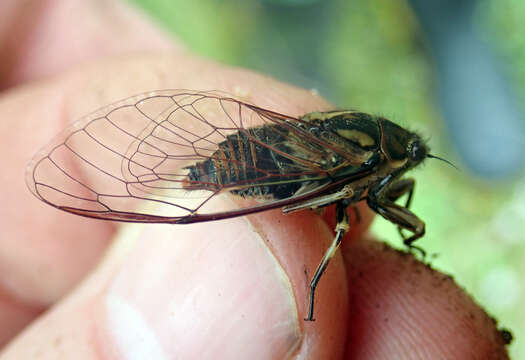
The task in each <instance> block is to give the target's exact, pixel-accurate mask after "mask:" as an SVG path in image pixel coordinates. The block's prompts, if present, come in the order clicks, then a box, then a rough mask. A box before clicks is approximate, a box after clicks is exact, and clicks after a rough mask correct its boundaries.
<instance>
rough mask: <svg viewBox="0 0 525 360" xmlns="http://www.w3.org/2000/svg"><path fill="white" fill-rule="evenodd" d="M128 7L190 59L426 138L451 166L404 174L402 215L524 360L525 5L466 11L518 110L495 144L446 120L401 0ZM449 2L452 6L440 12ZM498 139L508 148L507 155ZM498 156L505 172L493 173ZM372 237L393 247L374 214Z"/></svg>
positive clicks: (181, 2)
mask: <svg viewBox="0 0 525 360" xmlns="http://www.w3.org/2000/svg"><path fill="white" fill-rule="evenodd" d="M133 2H134V3H135V4H137V6H139V7H141V8H143V9H144V11H145V12H147V13H149V14H151V16H152V17H154V18H155V19H156V20H157V21H158V22H159V23H161V24H162V25H163V26H164V27H165V28H166V29H168V30H169V31H171V32H172V33H173V34H175V35H176V36H177V37H178V38H179V39H181V40H182V41H183V42H184V43H185V44H186V45H187V46H188V47H189V48H191V49H193V50H194V51H195V52H197V53H199V54H202V55H205V56H208V57H210V58H212V59H216V60H218V61H221V62H224V63H227V64H232V65H238V66H242V67H246V68H249V69H253V70H256V71H259V72H262V73H265V74H268V75H272V76H274V77H276V78H278V79H280V80H282V81H288V82H291V83H293V84H296V85H298V86H303V87H306V88H313V89H316V90H317V91H319V93H320V94H321V95H322V96H324V97H325V98H327V99H329V100H330V101H332V102H333V103H334V104H337V106H339V107H341V108H352V109H359V110H362V111H365V112H370V113H376V114H381V115H384V116H386V117H387V118H390V119H392V120H394V121H395V122H398V123H400V124H401V125H403V126H406V127H408V128H409V129H415V130H417V131H418V132H419V133H421V134H425V135H428V137H429V143H430V146H431V148H432V152H433V153H434V154H436V155H439V156H442V157H445V158H447V159H449V160H451V161H453V162H454V163H455V164H457V165H458V166H459V167H460V168H461V171H456V170H455V169H453V168H452V167H450V166H448V165H446V164H445V163H443V162H440V161H437V160H427V162H426V164H425V165H424V166H423V167H422V168H421V169H417V170H414V171H413V173H412V174H411V175H412V176H414V177H415V178H416V180H417V184H416V192H415V198H414V202H413V211H414V212H415V213H416V214H418V215H419V216H420V217H421V218H422V219H423V220H424V221H425V222H426V224H427V234H426V236H425V237H424V238H423V239H422V240H420V243H418V245H422V246H423V247H424V248H425V250H426V251H427V252H428V253H430V254H433V255H435V257H434V258H433V260H432V266H433V267H435V268H438V269H440V270H441V271H443V272H445V273H448V274H451V275H452V276H453V277H454V278H455V280H456V281H457V283H458V284H460V285H461V286H463V287H464V288H465V289H466V290H467V292H469V293H470V294H471V295H472V296H473V297H474V298H475V299H476V301H477V302H479V303H480V304H482V306H483V307H484V308H485V309H487V311H488V312H489V314H491V315H492V316H494V317H495V318H496V319H497V320H498V323H499V326H500V327H504V328H508V329H510V330H511V331H512V332H513V334H514V337H515V339H514V342H513V343H512V345H511V346H510V352H511V355H512V357H513V358H516V359H525V342H524V341H523V340H522V339H523V338H525V309H524V306H522V304H525V288H524V284H525V282H524V281H523V280H522V278H521V275H522V274H525V262H524V260H525V225H524V224H525V179H524V177H523V167H524V164H525V161H524V160H523V156H522V155H523V152H522V151H521V150H519V153H518V156H517V157H516V151H515V149H516V148H518V149H525V143H523V142H522V139H523V137H522V135H523V134H521V133H519V131H521V129H522V128H519V124H523V114H524V113H525V111H524V110H525V108H524V107H523V106H522V105H521V104H525V102H523V100H524V99H525V36H523V34H525V2H523V1H519V0H482V1H473V2H472V4H473V6H472V9H471V12H470V14H471V18H470V20H469V21H471V23H469V24H468V25H469V26H471V27H472V28H473V29H474V30H475V32H476V34H477V36H479V40H480V44H482V45H483V46H485V47H486V49H489V52H490V54H491V55H492V56H494V59H495V60H494V63H495V64H496V66H495V68H496V69H497V70H498V71H501V73H502V74H503V77H502V78H503V79H504V85H505V86H504V87H505V89H504V91H503V93H505V95H506V99H508V98H511V99H512V100H514V103H515V104H517V105H516V112H517V114H511V115H510V117H511V118H512V119H514V120H513V121H514V123H513V124H514V125H515V124H518V127H517V128H516V127H515V128H512V127H511V128H510V130H509V131H508V132H510V133H511V134H513V136H514V137H511V138H510V139H501V136H500V137H499V138H496V139H499V140H503V141H502V142H501V143H500V142H497V141H493V140H486V139H482V138H480V136H478V135H477V133H475V132H472V131H464V129H463V130H462V129H461V126H459V127H458V126H457V125H458V124H459V125H461V124H462V121H463V119H461V118H460V119H459V120H458V119H455V120H454V119H452V120H450V119H449V117H447V116H445V114H446V113H447V111H446V110H445V111H443V109H446V106H447V104H446V103H445V104H444V102H446V101H444V100H443V99H440V97H439V95H438V94H439V90H438V89H441V90H443V89H445V90H447V91H448V93H449V94H452V96H455V92H454V88H453V87H452V88H451V83H450V82H449V83H448V85H447V80H446V79H445V80H444V77H443V76H444V75H443V74H444V73H445V72H446V71H444V70H443V68H440V61H441V60H442V59H441V60H440V56H443V55H440V54H439V51H440V49H441V50H442V49H443V46H442V45H443V43H442V44H441V45H438V46H437V47H434V45H435V44H434V45H433V44H432V41H430V40H429V39H428V38H427V36H426V35H427V28H426V26H427V25H425V24H423V22H424V21H422V19H421V17H420V16H418V13H417V12H415V11H414V10H413V8H412V6H411V5H413V4H412V3H410V2H408V1H404V0H352V1H349V0H334V1H316V0H309V1H307V0H303V1H301V0H281V1H279V0H272V1H270V0H267V1H262V0H259V1H256V0H251V1H246V0H245V1H240V0H239V1H234V0H227V1H219V0H199V1H186V0H133ZM445 3H446V1H445ZM454 3H461V1H459V2H450V1H449V4H448V5H451V4H452V6H454ZM453 13H455V12H453ZM423 20H424V19H423ZM454 21H455V24H463V23H465V22H467V20H465V19H461V18H457V19H454ZM447 28H448V30H449V31H450V29H451V28H452V31H455V32H456V33H453V37H452V38H451V39H455V34H459V33H460V32H461V31H462V30H461V29H459V30H458V29H455V28H453V27H452V26H448V27H447ZM438 33H439V29H438ZM458 36H459V35H458ZM434 40H435V39H434ZM441 41H443V39H441ZM444 41H445V42H444V44H449V43H450V42H448V40H447V39H445V40H444ZM468 43H469V44H470V42H468ZM440 46H441V47H440ZM449 55H450V54H449ZM482 55H483V53H482V54H481V55H479V54H475V56H474V58H476V57H481V56H482ZM460 61H462V60H461V59H460ZM441 64H443V61H441ZM467 65H469V66H470V64H467ZM475 65H476V64H475V61H474V62H473V65H472V66H475ZM483 75H484V74H483V72H481V73H480V76H478V78H481V79H483ZM453 84H454V82H453V81H452V86H453ZM467 85H468V84H467ZM447 86H448V88H447ZM493 88H497V87H494V86H487V88H486V89H484V88H483V87H481V89H480V87H479V86H476V89H473V90H477V91H478V92H479V91H481V92H480V93H481V94H483V93H484V92H487V94H488V95H487V96H488V97H489V98H497V94H495V95H493V94H491V93H490V91H492V90H493ZM495 91H498V89H496V90H495ZM475 101H479V102H484V100H482V99H477V100H476V99H474V102H473V103H468V101H467V102H466V103H465V104H464V109H466V110H465V111H466V113H467V114H468V113H469V112H468V111H469V109H476V108H477V106H478V105H480V104H476V102H475ZM443 104H444V105H443ZM504 106H505V108H508V106H507V105H504ZM456 107H457V106H456ZM448 113H449V114H456V113H454V111H452V112H450V111H449V112H448ZM460 113H461V112H460ZM499 114H500V111H496V112H495V113H494V114H491V116H490V117H488V118H487V119H488V123H487V124H485V125H484V126H485V128H486V129H488V130H487V132H488V133H491V134H492V135H496V136H498V134H499V132H501V133H502V134H503V133H504V131H503V130H501V127H503V126H504V125H503V122H500V121H503V120H501V119H500V116H499ZM516 119H517V120H516ZM454 121H456V122H454ZM511 123H512V121H511ZM480 127H481V125H480ZM467 130H468V129H467ZM469 143H472V144H474V145H476V146H479V145H481V146H483V147H484V148H483V149H486V150H487V151H488V153H489V154H494V156H490V159H488V157H487V155H484V156H485V158H482V159H481V165H483V164H484V162H483V160H487V161H486V162H487V163H489V162H490V161H492V163H493V164H495V165H493V166H492V167H491V168H489V169H488V170H487V169H483V167H482V166H481V167H480V166H479V163H480V162H479V161H478V163H476V162H475V160H472V159H471V158H469V155H468V154H469V152H468V146H469V145H468V144H469ZM465 144H466V145H465ZM506 144H509V145H511V147H510V148H509V149H507V147H506ZM465 146H466V147H467V150H464V149H465ZM512 146H514V148H513V149H514V150H512ZM516 146H517V147H516ZM462 149H463V150H462ZM512 151H514V153H512ZM471 153H474V154H476V151H471ZM488 160H490V161H488ZM505 161H507V163H508V164H510V165H509V166H507V167H501V168H498V164H499V163H504V162H505ZM476 164H478V165H476ZM372 230H373V231H374V232H375V233H376V234H377V236H378V237H379V238H380V239H385V241H388V242H389V243H391V244H392V245H393V246H394V247H397V248H402V242H401V240H400V238H399V235H398V234H397V231H396V229H395V227H394V226H393V225H392V224H390V223H388V222H387V221H385V220H383V219H381V218H379V217H378V218H376V220H375V221H374V224H373V227H372Z"/></svg>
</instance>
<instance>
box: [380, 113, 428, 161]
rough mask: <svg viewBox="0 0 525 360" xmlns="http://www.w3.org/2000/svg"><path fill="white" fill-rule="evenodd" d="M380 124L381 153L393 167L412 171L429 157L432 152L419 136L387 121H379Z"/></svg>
mask: <svg viewBox="0 0 525 360" xmlns="http://www.w3.org/2000/svg"><path fill="white" fill-rule="evenodd" d="M378 124H379V127H380V130H381V151H382V152H383V154H384V155H385V156H386V157H387V159H388V160H389V161H390V162H391V165H392V167H394V168H401V167H404V168H406V169H410V168H413V167H414V166H416V165H418V164H419V163H421V162H422V161H423V160H424V159H425V158H426V157H428V154H429V151H430V150H429V148H428V146H427V144H426V143H425V142H424V140H423V139H422V138H421V137H420V136H419V135H417V134H415V133H413V132H410V131H408V130H405V129H403V128H402V127H400V126H398V125H396V124H394V123H393V122H391V121H389V120H387V119H383V118H381V119H378Z"/></svg>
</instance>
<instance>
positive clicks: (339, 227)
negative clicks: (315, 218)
mask: <svg viewBox="0 0 525 360" xmlns="http://www.w3.org/2000/svg"><path fill="white" fill-rule="evenodd" d="M347 207H348V205H346V203H345V202H344V201H340V202H338V203H337V204H336V210H335V216H336V220H337V224H336V226H335V238H334V240H333V241H332V244H330V247H329V248H328V249H327V250H326V252H325V254H324V256H323V259H322V260H321V262H320V263H319V266H317V270H315V274H314V276H313V277H312V281H310V296H309V301H310V302H309V305H308V316H307V317H306V318H305V320H306V321H315V319H314V300H315V288H316V287H317V283H318V282H319V280H320V279H321V276H322V275H323V273H324V271H325V270H326V267H327V266H328V263H329V262H330V260H331V259H332V257H334V255H335V253H336V251H337V249H338V248H339V245H341V240H342V239H343V236H344V235H345V234H346V233H347V232H348V229H349V228H350V222H349V221H348V211H347Z"/></svg>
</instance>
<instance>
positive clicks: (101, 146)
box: [26, 90, 328, 223]
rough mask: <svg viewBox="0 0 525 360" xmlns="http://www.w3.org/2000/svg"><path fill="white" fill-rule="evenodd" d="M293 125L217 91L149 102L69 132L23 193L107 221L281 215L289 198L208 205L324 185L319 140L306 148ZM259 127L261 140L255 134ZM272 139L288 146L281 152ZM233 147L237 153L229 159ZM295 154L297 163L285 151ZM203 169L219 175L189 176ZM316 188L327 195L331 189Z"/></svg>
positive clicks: (103, 112) (136, 101) (47, 153)
mask: <svg viewBox="0 0 525 360" xmlns="http://www.w3.org/2000/svg"><path fill="white" fill-rule="evenodd" d="M297 121H300V120H298V119H296V118H294V117H290V116H286V115H282V114H279V113H276V112H272V111H269V110H265V109H261V108H258V107H256V106H253V105H251V104H247V103H244V102H242V101H239V100H236V99H234V98H232V97H228V96H225V95H224V94H218V93H216V92H198V91H187V90H164V91H157V92H151V93H145V94H142V95H138V96H134V97H131V98H128V99H126V100H123V101H120V102H117V103H115V104H113V105H110V106H107V107H105V108H102V109H100V110H98V111H96V112H95V113H93V114H91V115H89V116H87V117H85V118H83V119H81V120H79V121H77V122H76V123H74V124H73V125H72V126H71V127H70V128H68V129H66V130H65V131H64V132H63V133H62V134H60V135H59V136H58V137H57V138H56V139H55V140H54V141H53V142H52V143H51V144H49V145H48V146H47V147H45V148H44V149H43V150H42V151H41V152H39V153H38V154H37V155H36V156H35V158H34V159H33V160H32V162H31V164H30V166H29V167H28V172H27V177H26V178H27V184H28V186H29V188H30V189H31V191H32V192H33V193H34V194H35V195H36V196H37V197H38V198H40V199H41V200H43V201H44V202H46V203H48V204H50V205H52V206H55V207H57V208H59V209H62V210H65V211H69V212H71V213H75V214H78V215H83V216H89V217H95V218H100V219H106V220H117V221H132V222H173V223H176V222H192V221H194V220H195V219H200V220H195V221H203V219H204V220H213V219H216V218H222V217H231V216H238V215H242V214H244V213H249V212H254V211H261V210H265V209H268V208H274V207H279V206H282V205H286V204H288V203H292V202H293V201H294V199H293V197H292V196H291V197H290V199H282V198H281V199H272V197H271V196H266V197H262V198H260V199H258V203H257V204H255V205H254V202H253V199H247V200H246V201H245V203H244V204H243V200H242V199H239V201H236V202H235V203H232V204H234V205H232V208H231V209H221V210H220V214H216V213H217V212H218V211H217V209H216V208H215V207H214V205H213V201H212V200H213V198H214V197H215V196H216V195H218V194H220V193H224V192H229V191H231V190H235V189H237V190H239V189H243V188H250V187H253V186H254V185H258V186H259V185H260V184H264V183H269V184H271V183H273V182H275V178H276V176H277V175H278V178H279V181H281V182H282V181H283V179H285V182H286V181H287V180H286V177H287V176H289V179H290V180H289V181H290V182H292V183H293V182H300V181H309V180H308V179H313V178H315V179H316V181H319V180H323V179H325V180H326V173H323V172H322V171H321V168H322V166H321V164H322V159H323V158H324V157H326V156H327V153H326V151H327V150H326V149H324V148H323V146H320V144H319V143H318V142H319V140H318V139H312V142H311V144H313V145H310V143H309V141H308V135H307V134H306V133H301V131H300V130H297V129H295V127H293V126H292V128H290V125H293V124H294V122H297ZM263 125H269V126H268V127H264V126H263ZM270 125H271V126H270ZM257 127H259V128H261V127H262V128H264V131H262V132H261V131H255V132H254V131H250V129H253V128H257ZM232 134H244V135H243V136H244V140H243V141H241V140H237V145H235V144H233V145H232V144H231V143H232V142H234V141H236V140H235V139H236V138H235V137H234V138H232V137H231V135H232ZM276 137H277V138H279V139H280V143H281V145H282V143H286V145H287V146H286V147H284V146H282V147H279V141H277V142H276V141H275V139H276ZM232 139H233V140H232ZM269 139H273V140H272V141H270V140H269ZM316 142H317V143H316ZM256 145H257V146H259V147H263V148H264V147H267V148H268V149H269V148H271V149H272V151H273V152H272V153H273V154H278V156H281V157H282V158H284V159H287V163H288V168H287V170H289V171H290V175H287V174H286V173H283V172H282V169H280V173H279V174H276V173H275V171H276V170H275V166H273V168H272V167H271V166H270V165H271V164H270V163H268V162H271V161H275V159H264V158H258V159H256V158H255V156H252V155H255V153H254V150H253V149H254V148H255V146H256ZM228 146H237V147H236V149H235V151H234V150H231V151H229V156H226V155H225V151H226V152H228V150H227V149H228ZM239 147H241V149H239ZM290 148H293V149H294V153H293V154H290V153H287V152H286V149H290ZM206 161H208V164H213V165H214V166H211V165H210V166H208V168H205V167H204V166H201V167H202V168H203V170H202V171H201V172H200V173H199V174H200V175H199V176H197V177H196V176H195V174H194V175H193V177H192V176H190V174H189V172H190V170H189V169H191V168H192V167H193V168H194V169H195V167H196V166H197V165H196V164H199V163H203V162H206ZM290 164H291V165H290ZM219 168H221V169H223V171H222V172H220V171H218V170H217V169H219ZM206 171H208V172H210V174H205V173H206ZM194 172H195V171H194ZM247 174H249V176H248V175H247ZM301 179H302V180H301ZM304 179H306V180H304ZM320 183H322V184H323V188H324V187H325V186H326V185H327V183H328V182H327V181H320ZM312 194H313V195H315V194H316V191H312V192H311V194H310V195H309V196H313V195H312ZM270 195H271V194H270ZM302 196H303V197H304V194H303V195H302ZM221 214H222V215H221Z"/></svg>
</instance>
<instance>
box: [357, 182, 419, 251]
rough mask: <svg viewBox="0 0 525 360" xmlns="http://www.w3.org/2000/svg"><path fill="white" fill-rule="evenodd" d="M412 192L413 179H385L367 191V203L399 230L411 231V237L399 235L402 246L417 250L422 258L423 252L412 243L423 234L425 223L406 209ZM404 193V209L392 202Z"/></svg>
mask: <svg viewBox="0 0 525 360" xmlns="http://www.w3.org/2000/svg"><path fill="white" fill-rule="evenodd" d="M413 191H414V180H413V179H402V180H398V181H394V180H393V178H392V177H387V178H385V179H384V180H383V181H381V182H380V183H379V184H378V185H377V186H376V187H374V188H372V189H371V190H370V191H369V193H368V196H367V203H368V206H369V207H370V208H371V209H372V210H374V211H375V212H377V213H378V214H379V215H381V216H382V217H384V218H385V219H387V220H389V221H391V222H393V223H394V224H396V225H397V226H398V227H399V228H400V229H405V230H408V231H411V232H412V236H409V237H405V236H403V234H401V235H402V237H403V240H404V241H403V242H404V244H405V245H406V246H408V247H409V248H410V249H418V250H419V251H421V253H422V254H423V256H424V255H425V252H424V251H423V250H422V249H421V248H418V247H416V246H414V245H413V242H414V241H416V240H417V239H419V238H420V237H422V236H423V235H424V234H425V223H424V222H423V221H422V220H421V219H420V218H418V217H417V216H416V215H415V214H414V213H413V212H411V211H410V210H409V209H408V207H409V206H410V203H411V200H412V194H413ZM406 193H408V199H407V202H406V204H405V206H404V207H403V206H400V205H398V204H396V203H395V202H394V201H396V200H397V199H398V198H400V197H401V196H402V195H404V194H406Z"/></svg>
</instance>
